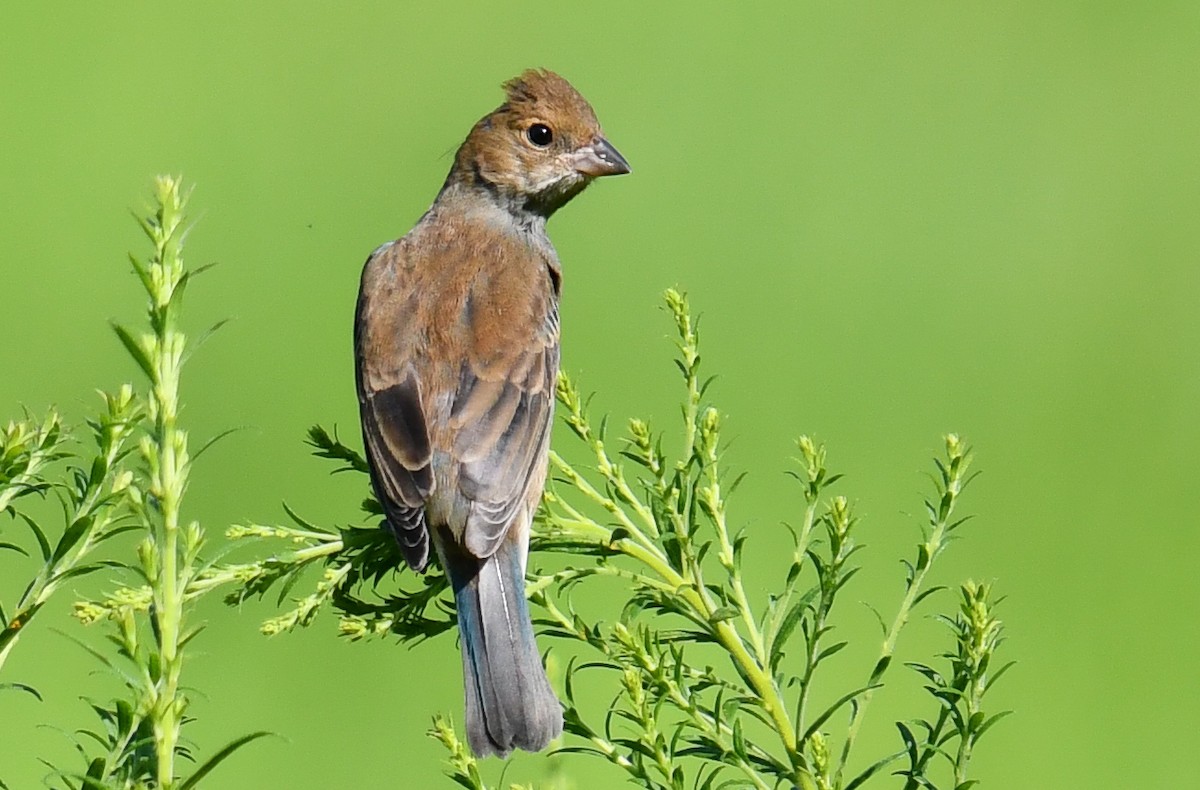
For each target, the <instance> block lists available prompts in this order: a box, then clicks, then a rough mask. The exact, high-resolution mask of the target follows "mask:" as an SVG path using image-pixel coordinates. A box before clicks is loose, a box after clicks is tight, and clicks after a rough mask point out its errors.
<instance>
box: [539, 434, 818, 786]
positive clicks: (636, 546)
mask: <svg viewBox="0 0 1200 790" xmlns="http://www.w3.org/2000/svg"><path fill="white" fill-rule="evenodd" d="M551 461H552V463H554V465H555V467H556V468H558V469H559V470H560V471H562V472H563V473H564V474H566V475H567V476H568V478H569V479H570V480H571V482H572V484H573V485H576V486H577V488H578V490H579V491H580V492H581V493H583V494H585V495H586V496H587V497H589V498H590V499H592V500H594V501H595V502H597V503H598V504H600V505H601V506H602V507H604V506H605V505H606V503H610V504H614V505H615V503H612V502H611V500H609V499H608V498H607V497H605V496H604V495H603V494H601V493H600V492H599V491H597V490H596V489H595V488H594V487H592V486H591V485H590V484H589V483H587V481H586V480H584V479H583V478H582V476H580V475H579V473H578V472H576V471H575V470H574V469H573V468H572V467H571V466H570V464H568V463H567V462H566V461H564V460H562V458H560V457H558V456H557V455H556V454H554V453H551ZM576 480H578V481H579V482H578V483H576ZM605 509H606V510H608V509H609V508H608V507H605ZM617 510H618V512H620V508H617ZM610 512H611V511H610ZM614 515H616V514H614ZM621 521H622V526H623V527H625V529H627V530H629V531H630V533H631V535H632V536H633V537H634V538H635V540H634V541H629V540H621V541H617V543H616V544H615V545H614V546H613V548H616V549H617V550H619V551H621V552H622V553H623V554H626V555H627V556H629V557H631V558H632V559H634V560H637V561H638V562H640V563H642V564H643V565H645V566H646V567H648V568H650V569H651V570H652V571H654V572H655V573H656V574H658V575H659V577H661V578H662V579H663V581H665V582H666V583H667V584H668V585H669V586H671V588H672V589H674V590H676V594H677V595H680V596H682V597H683V598H684V599H685V600H686V601H687V603H689V604H690V605H691V606H692V607H694V608H695V609H696V610H697V611H698V612H700V613H701V615H702V616H703V617H704V618H706V620H708V622H709V625H708V627H709V628H710V630H711V632H712V634H713V636H714V637H715V638H716V640H717V642H718V643H720V644H721V646H722V647H724V648H725V650H726V651H727V652H728V653H729V654H730V657H731V658H732V659H733V661H734V662H735V663H736V664H737V666H738V668H739V670H740V671H741V673H742V674H743V675H744V676H745V677H746V678H747V679H748V680H749V681H750V684H751V686H752V687H753V688H754V691H755V693H756V694H757V695H758V698H759V700H760V702H761V703H762V706H763V710H764V711H765V712H766V713H767V716H769V717H770V719H771V721H772V722H773V723H774V725H775V730H776V732H777V734H778V735H779V738H780V740H781V742H782V743H783V747H784V750H785V751H786V753H787V755H788V762H789V763H790V764H791V765H792V767H793V770H794V771H795V777H794V779H795V781H796V783H797V784H798V785H800V786H802V787H806V786H807V784H806V783H805V782H803V781H802V777H803V778H804V779H808V776H807V774H806V773H805V772H804V771H803V765H804V758H803V755H801V754H800V752H799V750H798V749H797V744H796V734H795V731H794V729H793V727H792V722H791V721H790V720H789V717H788V713H787V707H786V706H785V704H784V702H783V698H782V696H781V695H780V693H779V690H778V689H777V688H776V687H775V683H774V682H773V681H772V680H771V678H770V676H769V675H768V674H767V672H766V671H765V670H764V668H763V666H761V665H760V664H759V663H758V662H757V661H755V659H754V656H752V655H751V654H750V652H749V651H748V650H747V648H746V644H745V642H744V641H743V639H742V637H741V635H740V634H739V633H738V631H737V629H735V628H734V627H733V626H731V625H730V624H729V622H728V621H724V620H723V621H720V622H717V623H712V622H711V618H712V616H713V614H714V613H715V612H716V609H717V607H716V606H715V605H714V603H713V602H712V601H711V600H710V599H709V597H708V596H706V595H702V594H701V593H700V592H699V591H698V590H697V586H698V585H697V584H696V583H695V582H692V581H689V580H687V579H685V578H684V577H683V576H681V575H680V574H679V573H677V572H676V571H675V569H674V568H672V567H671V565H670V563H668V562H667V560H666V558H665V557H664V556H662V554H661V553H660V552H659V551H658V550H657V547H654V546H653V544H650V545H649V546H648V545H646V544H648V543H649V540H648V539H647V538H646V536H645V535H642V534H641V531H640V530H638V529H637V527H636V526H634V525H633V523H632V522H631V521H630V520H629V519H628V517H626V518H624V519H621ZM572 526H573V528H574V529H575V530H577V535H578V536H579V537H581V538H583V539H585V540H590V541H592V542H595V543H598V544H600V545H612V531H611V530H608V529H606V528H604V527H602V526H600V525H599V524H595V523H594V522H592V521H590V520H588V519H586V518H584V517H582V516H580V517H579V518H578V519H577V520H576V521H575V522H574V523H573V525H572ZM638 538H640V540H638ZM808 781H809V782H811V779H808Z"/></svg>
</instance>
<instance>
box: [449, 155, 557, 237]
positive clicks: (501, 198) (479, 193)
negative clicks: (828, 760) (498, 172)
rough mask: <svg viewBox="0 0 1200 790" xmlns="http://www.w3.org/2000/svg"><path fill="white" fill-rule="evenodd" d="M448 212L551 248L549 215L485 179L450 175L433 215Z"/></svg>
mask: <svg viewBox="0 0 1200 790" xmlns="http://www.w3.org/2000/svg"><path fill="white" fill-rule="evenodd" d="M442 211H445V212H447V213H450V214H452V215H455V216H459V217H462V218H463V219H464V220H467V221H477V222H480V223H483V224H485V225H487V226H489V227H492V228H495V229H499V230H503V231H508V232H513V233H518V234H521V235H523V236H528V237H529V240H530V241H534V242H537V243H538V244H539V246H540V245H541V244H545V245H549V244H550V237H549V236H548V235H547V233H546V220H547V219H548V218H549V215H548V214H543V213H541V212H540V211H537V210H536V209H535V208H531V207H530V205H529V204H528V201H527V200H524V199H522V198H521V197H520V196H517V195H512V194H509V193H508V191H507V190H505V189H503V188H500V187H497V186H496V185H494V184H490V183H488V182H485V181H483V180H482V179H461V178H455V174H454V173H451V176H450V178H448V179H446V183H445V185H444V186H443V187H442V191H441V192H439V193H438V196H437V200H435V201H434V204H433V212H432V213H439V214H440V213H441V212H442Z"/></svg>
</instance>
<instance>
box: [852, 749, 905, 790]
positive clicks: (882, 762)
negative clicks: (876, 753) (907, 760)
mask: <svg viewBox="0 0 1200 790" xmlns="http://www.w3.org/2000/svg"><path fill="white" fill-rule="evenodd" d="M904 754H905V750H904V749H901V750H900V751H898V752H896V753H894V754H889V755H888V756H887V757H883V758H881V759H879V760H876V761H875V762H873V763H871V764H870V765H869V766H867V768H866V769H865V770H864V771H863V772H862V773H860V774H859V775H858V776H856V777H854V778H853V779H851V780H850V782H849V783H848V784H847V785H846V790H855V788H857V787H859V786H861V785H862V783H863V782H865V781H867V780H868V779H870V778H871V777H872V776H874V775H875V774H876V773H878V772H879V771H880V770H881V769H883V768H886V767H887V766H889V765H891V764H892V763H894V762H895V761H896V760H899V759H900V758H901V757H903V756H904Z"/></svg>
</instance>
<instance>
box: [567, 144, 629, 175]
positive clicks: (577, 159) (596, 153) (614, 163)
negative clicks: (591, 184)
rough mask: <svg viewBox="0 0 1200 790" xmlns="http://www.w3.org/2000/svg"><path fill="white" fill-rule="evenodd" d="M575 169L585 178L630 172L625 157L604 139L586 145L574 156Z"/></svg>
mask: <svg viewBox="0 0 1200 790" xmlns="http://www.w3.org/2000/svg"><path fill="white" fill-rule="evenodd" d="M572 159H573V162H572V164H573V165H574V167H575V169H576V170H577V171H578V172H580V173H583V174H584V175H585V176H590V177H592V178H599V177H600V176H619V175H624V174H625V173H628V172H629V171H630V169H629V163H628V162H626V161H625V157H623V156H621V153H620V152H619V151H618V150H617V149H615V148H613V147H612V143H610V142H609V141H608V140H605V139H604V138H603V137H601V138H600V139H598V140H597V141H596V142H594V143H592V144H591V145H585V146H584V147H583V148H580V149H579V150H578V151H576V152H575V153H574V154H573V156H572Z"/></svg>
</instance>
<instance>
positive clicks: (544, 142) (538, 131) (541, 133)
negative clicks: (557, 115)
mask: <svg viewBox="0 0 1200 790" xmlns="http://www.w3.org/2000/svg"><path fill="white" fill-rule="evenodd" d="M525 136H526V137H528V138H529V142H531V143H533V144H534V145H536V146H537V147H538V148H545V147H546V146H548V145H550V143H552V142H553V141H554V132H552V131H550V127H549V126H547V125H546V124H544V123H535V124H533V125H532V126H530V127H529V128H528V129H526V130H525Z"/></svg>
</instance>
